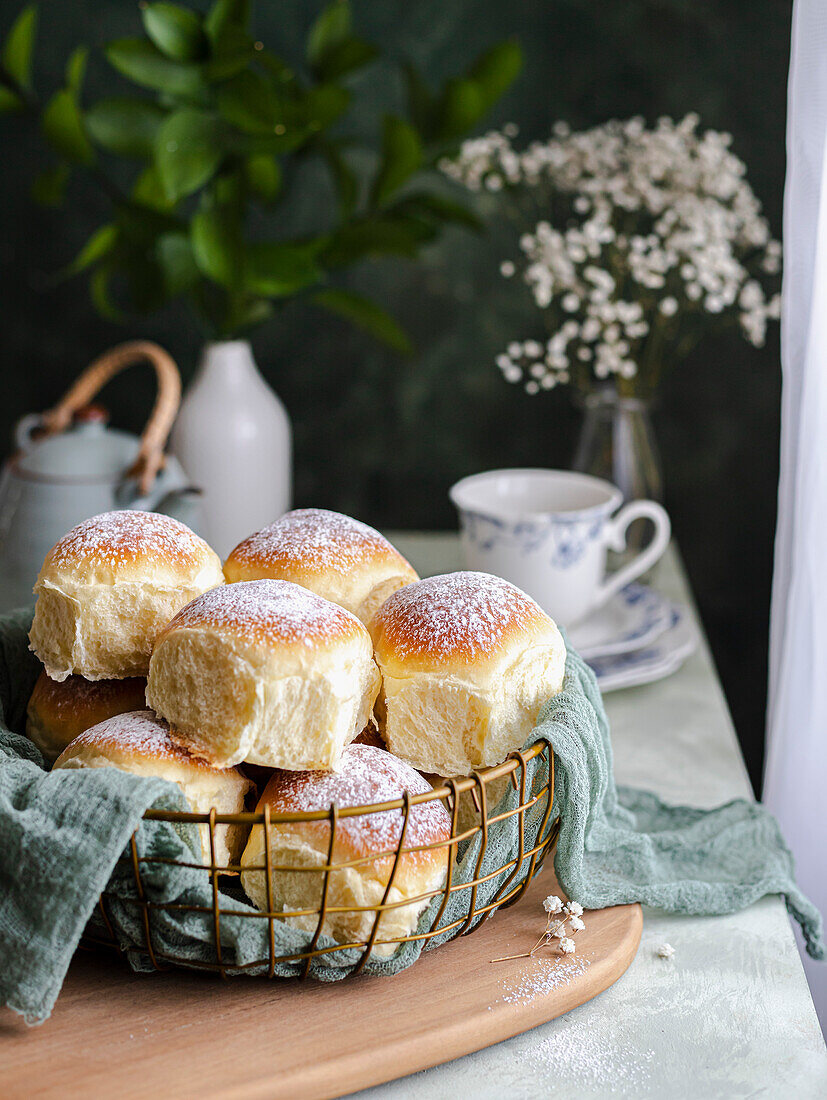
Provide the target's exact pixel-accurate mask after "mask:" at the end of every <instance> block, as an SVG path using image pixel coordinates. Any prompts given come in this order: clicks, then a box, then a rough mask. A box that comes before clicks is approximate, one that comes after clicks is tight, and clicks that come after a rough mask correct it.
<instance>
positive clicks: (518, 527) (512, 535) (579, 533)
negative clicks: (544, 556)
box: [461, 510, 604, 569]
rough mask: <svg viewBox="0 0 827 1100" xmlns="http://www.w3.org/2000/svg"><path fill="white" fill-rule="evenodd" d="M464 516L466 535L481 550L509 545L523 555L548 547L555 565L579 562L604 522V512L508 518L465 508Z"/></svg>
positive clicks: (562, 567)
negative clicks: (515, 519) (571, 515)
mask: <svg viewBox="0 0 827 1100" xmlns="http://www.w3.org/2000/svg"><path fill="white" fill-rule="evenodd" d="M461 518H462V527H463V531H464V532H465V535H466V537H467V538H468V540H469V542H470V543H471V544H472V545H473V546H475V547H476V548H477V549H478V550H481V551H489V550H493V549H494V548H495V547H497V546H507V547H508V548H509V549H510V550H516V551H517V552H518V553H519V554H521V555H525V554H531V553H534V552H535V551H540V550H542V551H544V552H545V551H548V552H549V553H550V556H549V562H550V564H551V565H553V566H554V567H555V568H556V569H568V568H570V567H571V566H573V565H576V564H577V563H578V562H579V561H580V559H581V558H582V557H583V554H584V553H585V551H586V547H587V546H588V545H589V543H590V542H593V541H594V540H595V539H596V538H598V537H599V535H600V532H601V531H602V529H603V523H604V517H603V516H599V517H597V518H595V517H594V516H590V517H589V518H587V519H583V518H582V517H578V518H572V519H562V518H560V517H559V516H556V517H549V518H548V519H544V520H519V521H517V522H509V521H508V520H502V519H498V518H496V517H495V516H486V515H482V514H481V513H479V512H469V511H465V510H463V511H462V513H461Z"/></svg>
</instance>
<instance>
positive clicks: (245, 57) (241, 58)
mask: <svg viewBox="0 0 827 1100" xmlns="http://www.w3.org/2000/svg"><path fill="white" fill-rule="evenodd" d="M255 56H257V52H256V49H255V44H254V42H253V40H252V38H250V36H249V35H248V34H245V33H244V32H243V31H238V30H235V28H233V27H230V28H229V29H228V30H227V31H226V32H225V34H224V37H223V39H222V40H221V47H220V49H219V48H218V47H216V50H215V53H214V54H213V56H212V57H211V58H210V59H209V60H208V61H204V62H202V64H201V72H202V74H203V76H204V79H205V80H206V81H209V82H210V83H215V82H216V81H220V80H227V79H229V77H231V76H235V75H236V73H240V72H243V70H244V69H246V68H247V66H248V65H249V64H250V61H251V59H252V58H253V57H255Z"/></svg>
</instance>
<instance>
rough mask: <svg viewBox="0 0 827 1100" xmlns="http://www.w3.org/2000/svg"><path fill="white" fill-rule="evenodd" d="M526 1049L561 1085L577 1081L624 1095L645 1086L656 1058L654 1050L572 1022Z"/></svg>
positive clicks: (534, 1060)
mask: <svg viewBox="0 0 827 1100" xmlns="http://www.w3.org/2000/svg"><path fill="white" fill-rule="evenodd" d="M526 1053H527V1055H528V1057H529V1058H530V1059H531V1061H532V1062H535V1064H536V1065H537V1066H538V1068H540V1067H541V1068H540V1072H542V1074H543V1075H544V1076H546V1077H547V1079H548V1080H549V1081H554V1082H555V1083H556V1085H557V1087H558V1088H561V1089H565V1088H566V1087H568V1086H569V1085H572V1086H573V1085H577V1086H578V1087H579V1088H581V1089H583V1088H590V1089H595V1090H598V1089H599V1090H600V1092H601V1093H606V1092H609V1093H620V1094H622V1095H623V1096H631V1095H633V1094H634V1091H635V1089H640V1088H643V1087H645V1085H646V1083H647V1081H648V1080H649V1078H650V1075H651V1066H652V1063H653V1062H654V1059H655V1052H654V1050H641V1049H640V1048H639V1047H635V1046H632V1045H626V1044H621V1043H616V1042H613V1041H612V1040H611V1039H609V1038H607V1036H606V1034H605V1032H603V1031H602V1030H600V1029H599V1028H588V1027H575V1026H572V1025H568V1026H563V1027H561V1028H560V1029H559V1030H557V1031H554V1032H553V1033H552V1034H551V1035H549V1036H547V1037H546V1038H545V1039H542V1040H541V1041H540V1042H539V1043H537V1044H536V1045H533V1046H531V1047H529V1049H528V1050H527V1051H526ZM590 1095H591V1094H590Z"/></svg>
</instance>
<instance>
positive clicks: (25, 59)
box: [0, 4, 37, 88]
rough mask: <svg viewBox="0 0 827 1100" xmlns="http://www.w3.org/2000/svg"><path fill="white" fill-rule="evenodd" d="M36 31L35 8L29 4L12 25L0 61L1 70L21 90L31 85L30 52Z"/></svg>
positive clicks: (32, 48)
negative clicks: (0, 64) (4, 71)
mask: <svg viewBox="0 0 827 1100" xmlns="http://www.w3.org/2000/svg"><path fill="white" fill-rule="evenodd" d="M36 31H37V7H36V5H34V4H30V5H29V6H28V7H26V8H24V9H23V10H22V11H21V13H20V14H19V15H18V17H17V18H16V19H15V21H14V22H13V23H12V25H11V28H10V30H9V33H8V35H7V36H6V41H5V44H4V46H3V52H2V55H0V60H2V62H3V68H4V69H5V70H6V72H7V73H8V74H9V76H10V77H11V78H12V80H14V81H16V82H17V83H18V84H19V85H20V86H21V88H30V87H31V84H32V52H33V50H34V37H35V33H36Z"/></svg>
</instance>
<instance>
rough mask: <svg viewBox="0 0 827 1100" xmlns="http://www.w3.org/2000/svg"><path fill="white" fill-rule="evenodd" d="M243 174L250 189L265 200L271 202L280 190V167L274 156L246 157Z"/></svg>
mask: <svg viewBox="0 0 827 1100" xmlns="http://www.w3.org/2000/svg"><path fill="white" fill-rule="evenodd" d="M244 175H245V177H246V179H247V184H248V186H249V188H250V190H251V191H252V192H253V193H254V194H256V195H258V197H259V198H260V199H263V200H264V201H265V202H273V200H274V199H275V198H276V196H277V195H278V193H279V191H280V190H281V168H280V166H279V162H278V161H277V160H276V159H275V158H274V157H268V156H264V155H262V154H260V155H258V156H253V157H248V158H247V160H246V161H245V162H244Z"/></svg>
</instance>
